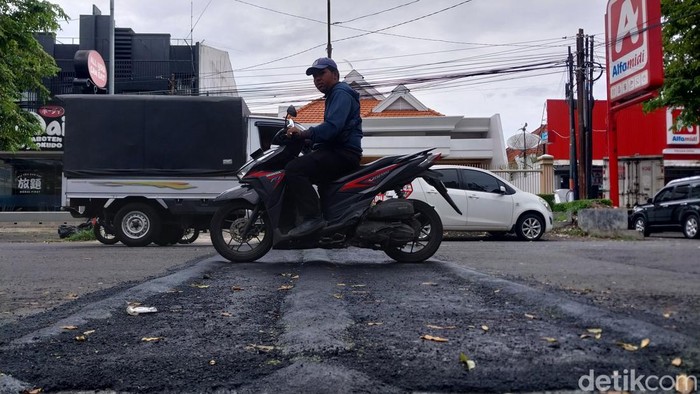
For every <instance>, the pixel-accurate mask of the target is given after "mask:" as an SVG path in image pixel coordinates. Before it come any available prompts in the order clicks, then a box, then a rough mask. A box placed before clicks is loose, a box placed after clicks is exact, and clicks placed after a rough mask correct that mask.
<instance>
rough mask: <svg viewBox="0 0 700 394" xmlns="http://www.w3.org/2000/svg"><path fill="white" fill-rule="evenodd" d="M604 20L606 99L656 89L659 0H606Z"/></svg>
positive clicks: (659, 73) (659, 81) (660, 73)
mask: <svg viewBox="0 0 700 394" xmlns="http://www.w3.org/2000/svg"><path fill="white" fill-rule="evenodd" d="M605 21H606V23H605V31H606V46H607V50H608V56H607V62H608V63H607V70H608V98H609V100H610V101H611V102H622V101H625V100H627V99H630V98H633V97H635V96H638V95H640V94H643V93H646V92H649V91H651V90H653V89H656V88H658V87H660V86H661V85H662V84H663V78H664V75H663V52H662V42H661V23H660V22H661V5H660V3H659V0H610V1H609V2H608V7H607V13H606V14H605Z"/></svg>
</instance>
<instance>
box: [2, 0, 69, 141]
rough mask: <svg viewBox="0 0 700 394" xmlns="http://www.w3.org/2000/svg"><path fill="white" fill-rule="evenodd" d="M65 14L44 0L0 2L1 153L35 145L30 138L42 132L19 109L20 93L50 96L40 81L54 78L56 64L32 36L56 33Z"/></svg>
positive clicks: (33, 117) (26, 112)
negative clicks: (42, 33) (40, 33)
mask: <svg viewBox="0 0 700 394" xmlns="http://www.w3.org/2000/svg"><path fill="white" fill-rule="evenodd" d="M60 19H63V20H68V15H66V13H65V12H64V11H63V9H61V8H60V7H59V6H58V5H56V4H51V3H49V2H48V1H43V0H0V54H1V55H0V151H2V150H8V151H15V150H17V149H19V148H21V147H22V146H25V145H26V146H34V144H33V142H32V139H31V137H32V136H34V135H37V134H39V133H41V132H42V130H41V127H40V126H39V122H38V119H37V118H36V117H35V116H34V115H32V114H31V113H30V112H28V111H25V110H23V109H21V108H20V107H19V104H18V102H19V101H20V99H21V98H22V93H23V92H36V93H37V94H38V97H39V98H40V99H45V98H46V97H48V95H49V91H48V89H47V88H46V87H45V86H44V85H43V84H42V82H41V80H42V78H46V77H51V76H54V75H56V73H57V72H58V71H59V68H58V67H57V66H56V62H55V60H54V59H53V57H51V56H50V55H49V54H48V53H46V51H44V49H43V48H42V46H41V45H40V44H39V42H38V41H37V40H36V38H35V37H34V33H36V32H55V31H56V30H58V29H59V20H60Z"/></svg>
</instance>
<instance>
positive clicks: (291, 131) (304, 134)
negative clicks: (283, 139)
mask: <svg viewBox="0 0 700 394" xmlns="http://www.w3.org/2000/svg"><path fill="white" fill-rule="evenodd" d="M293 137H297V138H304V139H306V138H309V137H311V133H309V131H308V130H301V129H299V128H297V127H296V126H292V127H289V128H287V138H293Z"/></svg>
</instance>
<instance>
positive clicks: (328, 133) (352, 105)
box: [309, 82, 362, 155]
mask: <svg viewBox="0 0 700 394" xmlns="http://www.w3.org/2000/svg"><path fill="white" fill-rule="evenodd" d="M309 132H310V133H311V141H312V142H313V143H314V149H319V148H325V147H332V148H343V149H348V150H351V151H353V152H356V153H358V154H360V155H361V154H362V143H361V140H362V118H360V95H359V94H358V93H357V92H356V91H355V90H353V88H351V87H350V85H348V84H347V83H345V82H338V83H336V84H335V85H334V86H333V88H331V91H330V92H329V93H328V94H326V109H325V111H324V112H323V123H321V124H320V125H318V126H314V127H310V128H309Z"/></svg>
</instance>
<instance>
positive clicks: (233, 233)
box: [209, 201, 272, 263]
mask: <svg viewBox="0 0 700 394" xmlns="http://www.w3.org/2000/svg"><path fill="white" fill-rule="evenodd" d="M254 211H255V205H253V204H251V203H249V202H247V201H233V202H230V203H228V204H226V205H224V206H222V207H221V208H219V209H218V210H217V211H216V213H215V214H214V216H213V217H212V219H211V225H210V227H209V233H210V234H209V235H210V237H211V242H212V244H213V245H214V249H216V251H217V252H219V254H220V255H221V256H223V257H224V258H226V259H227V260H229V261H231V262H234V263H242V262H249V261H255V260H257V259H259V258H261V257H263V256H264V255H265V254H266V253H267V252H268V251H270V248H272V225H271V224H270V220H269V219H268V217H267V212H266V211H265V210H263V209H261V210H259V211H258V212H257V214H256V215H255V217H253V213H254ZM249 224H250V225H249Z"/></svg>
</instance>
